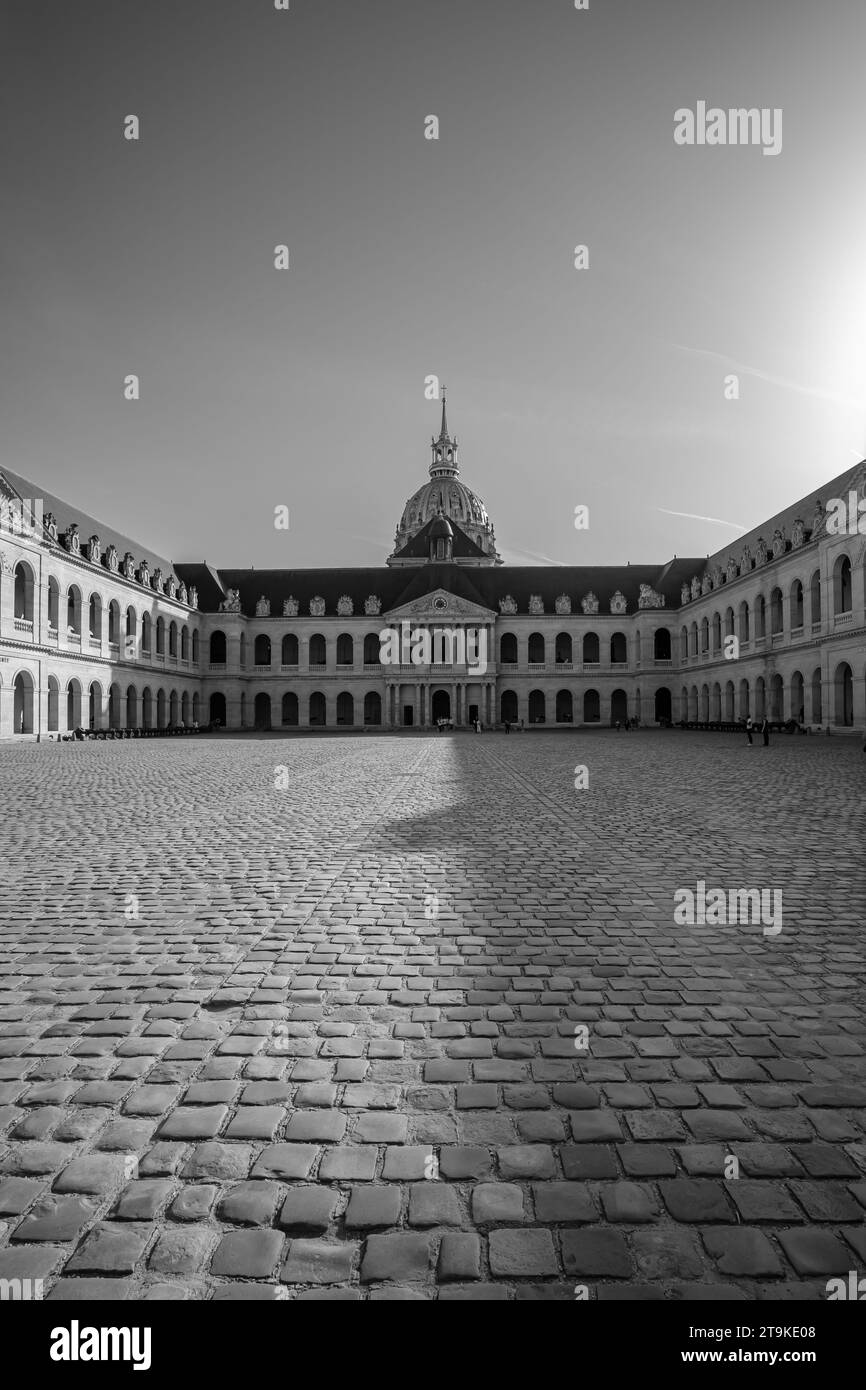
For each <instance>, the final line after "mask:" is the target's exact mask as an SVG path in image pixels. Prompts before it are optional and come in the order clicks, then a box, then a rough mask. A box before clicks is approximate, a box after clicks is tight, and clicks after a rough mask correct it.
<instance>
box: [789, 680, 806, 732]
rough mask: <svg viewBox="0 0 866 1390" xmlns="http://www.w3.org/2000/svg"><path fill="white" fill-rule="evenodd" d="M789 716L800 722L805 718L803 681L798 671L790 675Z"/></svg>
mask: <svg viewBox="0 0 866 1390" xmlns="http://www.w3.org/2000/svg"><path fill="white" fill-rule="evenodd" d="M791 718H792V719H796V720H797V723H798V724H802V723H803V721H804V720H805V718H806V694H805V682H804V680H803V677H802V674H801V673H800V672H799V671H794V673H793V674H792V676H791Z"/></svg>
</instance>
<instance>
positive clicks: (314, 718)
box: [310, 638, 325, 725]
mask: <svg viewBox="0 0 866 1390" xmlns="http://www.w3.org/2000/svg"><path fill="white" fill-rule="evenodd" d="M322 640H323V641H324V638H323V639H322ZM310 723H311V724H315V725H323V724H324V723H325V697H324V695H323V694H322V692H321V690H314V691H313V694H312V695H311V696H310Z"/></svg>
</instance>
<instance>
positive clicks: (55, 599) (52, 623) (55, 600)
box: [48, 574, 60, 633]
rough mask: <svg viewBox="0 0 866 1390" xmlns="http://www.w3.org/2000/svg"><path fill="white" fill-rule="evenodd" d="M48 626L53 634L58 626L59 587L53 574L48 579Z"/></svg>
mask: <svg viewBox="0 0 866 1390" xmlns="http://www.w3.org/2000/svg"><path fill="white" fill-rule="evenodd" d="M48 626H49V627H50V628H53V629H54V632H55V633H56V632H57V629H58V628H59V626H60V585H59V584H58V583H57V580H56V579H55V578H54V575H53V574H52V575H49V577H48Z"/></svg>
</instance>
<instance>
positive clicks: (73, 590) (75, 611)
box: [66, 584, 81, 727]
mask: <svg viewBox="0 0 866 1390" xmlns="http://www.w3.org/2000/svg"><path fill="white" fill-rule="evenodd" d="M66 630H67V632H72V633H74V634H76V635H77V636H78V637H80V636H81V590H80V589H79V588H78V587H77V586H76V585H75V584H72V585H70V588H69V592H68V594H67V596H66ZM76 727H78V726H77V725H76Z"/></svg>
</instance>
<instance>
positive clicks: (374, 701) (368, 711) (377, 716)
mask: <svg viewBox="0 0 866 1390" xmlns="http://www.w3.org/2000/svg"><path fill="white" fill-rule="evenodd" d="M364 723H365V724H381V723H382V697H381V695H380V694H379V692H378V690H371V691H369V692H368V693H367V694H366V695H365V696H364Z"/></svg>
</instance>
